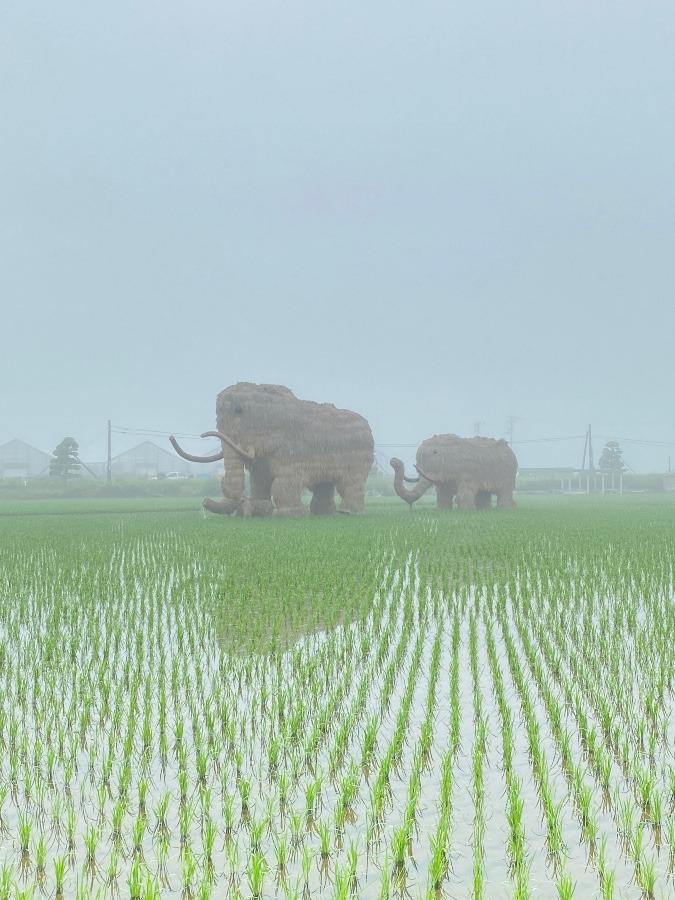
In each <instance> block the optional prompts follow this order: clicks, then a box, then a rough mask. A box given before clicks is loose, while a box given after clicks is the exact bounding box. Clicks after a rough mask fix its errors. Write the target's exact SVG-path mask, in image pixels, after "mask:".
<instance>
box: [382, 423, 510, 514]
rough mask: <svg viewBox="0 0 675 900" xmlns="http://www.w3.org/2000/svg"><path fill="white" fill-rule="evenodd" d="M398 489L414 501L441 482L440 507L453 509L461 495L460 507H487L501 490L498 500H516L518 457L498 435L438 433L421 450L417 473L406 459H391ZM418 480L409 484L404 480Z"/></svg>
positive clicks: (502, 505) (507, 502)
mask: <svg viewBox="0 0 675 900" xmlns="http://www.w3.org/2000/svg"><path fill="white" fill-rule="evenodd" d="M391 466H392V468H393V469H394V488H395V490H396V493H397V494H398V495H399V497H401V498H402V499H403V500H405V501H406V503H408V504H409V505H410V506H411V507H412V504H413V503H414V502H415V501H416V500H419V498H420V497H421V496H422V495H423V494H424V493H425V492H426V491H428V490H429V488H430V487H431V486H432V485H435V486H436V495H437V498H438V508H439V509H451V508H452V505H453V501H454V500H455V498H456V501H457V506H458V507H459V508H460V509H486V508H488V507H490V506H492V495H493V494H496V495H497V506H498V507H500V508H509V507H512V506H515V505H516V504H515V501H514V499H513V490H514V488H515V484H516V473H517V471H518V461H517V459H516V457H515V454H514V452H513V450H512V449H511V448H510V447H509V445H508V444H507V442H506V441H503V440H502V441H497V440H495V439H494V438H486V437H473V438H461V437H458V436H457V435H456V434H435V435H434V436H433V437H431V438H427V440H426V441H423V442H422V443H421V444H420V446H419V448H418V450H417V460H416V465H415V468H416V469H417V473H418V477H417V478H407V477H406V475H405V468H404V465H403V463H402V462H401V460H400V459H396V458H395V457H394V459H392V460H391ZM404 481H408V482H416V484H415V487H414V488H413V489H412V490H408V489H407V488H406V487H405V486H404V484H403V482H404Z"/></svg>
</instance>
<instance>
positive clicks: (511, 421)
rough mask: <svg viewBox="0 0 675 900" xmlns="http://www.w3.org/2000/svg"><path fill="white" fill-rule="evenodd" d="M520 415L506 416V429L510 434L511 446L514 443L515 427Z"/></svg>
mask: <svg viewBox="0 0 675 900" xmlns="http://www.w3.org/2000/svg"><path fill="white" fill-rule="evenodd" d="M519 418H520V416H514V415H510V416H507V417H506V431H507V433H508V435H509V446H511V444H512V443H513V428H514V425H515V424H516V421H517V420H518V419H519Z"/></svg>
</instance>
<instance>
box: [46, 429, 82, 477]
mask: <svg viewBox="0 0 675 900" xmlns="http://www.w3.org/2000/svg"><path fill="white" fill-rule="evenodd" d="M78 450H79V444H78V443H77V441H76V440H75V438H71V437H66V438H64V439H63V440H62V441H61V443H60V444H59V445H58V447H57V448H56V450H54V459H53V460H52V461H51V462H50V463H49V474H50V475H53V476H54V477H55V478H62V479H63V480H64V481H68V479H69V478H79V477H80V467H81V466H82V463H81V462H80V459H79V457H78V455H77V451H78Z"/></svg>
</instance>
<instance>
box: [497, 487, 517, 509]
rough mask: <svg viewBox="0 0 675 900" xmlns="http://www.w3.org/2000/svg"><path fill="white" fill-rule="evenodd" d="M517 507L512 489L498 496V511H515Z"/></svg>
mask: <svg viewBox="0 0 675 900" xmlns="http://www.w3.org/2000/svg"><path fill="white" fill-rule="evenodd" d="M516 506H517V503H516V501H515V500H514V499H513V490H512V489H511V488H509V489H508V490H505V491H500V492H499V493H498V494H497V509H515V508H516Z"/></svg>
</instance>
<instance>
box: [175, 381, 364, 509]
mask: <svg viewBox="0 0 675 900" xmlns="http://www.w3.org/2000/svg"><path fill="white" fill-rule="evenodd" d="M216 421H217V430H216V431H207V432H204V434H203V435H202V437H207V436H213V437H217V438H219V439H220V442H221V451H220V453H215V454H213V455H211V456H193V455H192V454H189V453H186V452H185V451H184V450H182V449H181V448H180V447H179V446H178V443H177V441H176V439H175V438H174V437H173V436H172V437H171V438H170V440H171V443H172V444H173V446H174V448H175V450H176V452H177V453H179V454H180V456H182V457H183V458H184V459H189V460H192V461H194V462H215V461H216V460H219V459H222V460H224V462H225V476H224V478H223V479H222V489H223V499H222V500H220V501H218V502H216V501H214V500H211V499H208V498H207V499H206V500H205V501H204V506H205V507H206V509H209V510H211V512H215V513H221V514H224V515H229V514H230V513H233V512H236V513H238V514H239V515H270V514H271V513H272V510H273V507H276V510H277V513H278V514H279V515H282V516H302V515H305V514H306V513H307V508H306V507H305V506H304V505H303V503H302V500H301V494H302V491H303V490H305V489H307V490H309V491H311V492H312V500H311V503H310V506H309V511H310V512H311V513H312V514H315V515H328V514H331V513H335V512H338V511H339V512H342V513H353V514H358V513H362V512H363V503H364V497H365V488H366V479H367V477H368V474H369V472H370V469H371V467H372V465H373V436H372V433H371V431H370V426H369V425H368V422H366V420H365V419H364V418H363V416H360V415H358V413H355V412H351V411H350V410H348V409H336V407H335V406H333V404H332V403H313V402H311V401H309V400H299V399H298V398H297V397H296V396H295V394H294V393H293V392H292V391H291V390H289V389H288V388H287V387H283V386H282V385H278V384H251V383H250V382H239V383H238V384H235V385H232V386H231V387H228V388H225V390H224V391H221V392H220V394H218V398H217V400H216ZM245 470H246V471H248V473H249V477H250V482H251V491H250V497H247V496H246V495H245V491H244V472H245ZM335 491H337V492H338V494H339V495H340V498H341V503H340V507H339V509H338V508H337V507H336V505H335Z"/></svg>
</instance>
